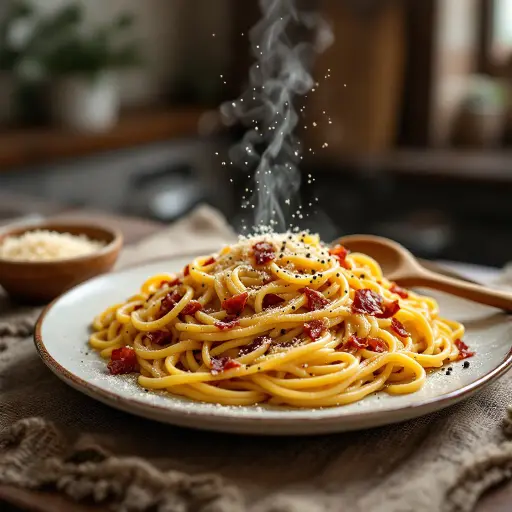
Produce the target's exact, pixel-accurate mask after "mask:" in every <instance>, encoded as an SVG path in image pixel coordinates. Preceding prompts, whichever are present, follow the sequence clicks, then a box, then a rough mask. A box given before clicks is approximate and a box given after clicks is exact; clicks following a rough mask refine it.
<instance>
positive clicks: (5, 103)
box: [0, 71, 16, 126]
mask: <svg viewBox="0 0 512 512" xmlns="http://www.w3.org/2000/svg"><path fill="white" fill-rule="evenodd" d="M15 90H16V85H15V82H14V78H13V76H12V75H11V74H10V73H7V72H2V71H0V126H2V125H6V124H9V122H10V121H12V118H13V117H14V92H15Z"/></svg>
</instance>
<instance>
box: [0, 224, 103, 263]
mask: <svg viewBox="0 0 512 512" xmlns="http://www.w3.org/2000/svg"><path fill="white" fill-rule="evenodd" d="M104 245H105V244H104V243H103V242H99V241H97V240H91V239H90V238H88V237H86V236H85V235H72V234H71V233H58V232H57V231H48V230H35V231H27V232H26V233H23V234H22V235H20V236H8V237H6V238H5V239H4V241H3V243H1V244H0V258H2V259H5V260H16V261H52V260H63V259H68V258H76V257H78V256H85V255H87V254H91V253H93V252H95V251H97V250H99V249H101V248H102V247H104Z"/></svg>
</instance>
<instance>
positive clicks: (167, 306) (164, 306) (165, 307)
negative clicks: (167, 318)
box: [160, 290, 183, 317]
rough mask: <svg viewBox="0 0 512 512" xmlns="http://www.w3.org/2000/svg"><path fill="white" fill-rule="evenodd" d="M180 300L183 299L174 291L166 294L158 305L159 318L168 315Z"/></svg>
mask: <svg viewBox="0 0 512 512" xmlns="http://www.w3.org/2000/svg"><path fill="white" fill-rule="evenodd" d="M182 298H183V297H182V296H181V295H180V294H179V293H178V292H177V291H176V290H175V291H173V292H170V293H168V294H167V295H166V296H165V297H164V298H163V299H162V302H161V303H160V315H161V317H162V316H164V315H166V314H167V313H169V311H171V309H173V308H174V307H175V306H176V304H178V302H179V301H180V300H181V299H182Z"/></svg>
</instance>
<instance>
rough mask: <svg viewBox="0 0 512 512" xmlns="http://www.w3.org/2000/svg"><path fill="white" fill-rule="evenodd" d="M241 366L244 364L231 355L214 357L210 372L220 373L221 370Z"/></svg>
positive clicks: (213, 373)
mask: <svg viewBox="0 0 512 512" xmlns="http://www.w3.org/2000/svg"><path fill="white" fill-rule="evenodd" d="M240 366H242V365H241V364H240V363H239V362H238V361H235V360H234V359H231V357H213V358H212V368H211V370H210V372H211V374H212V375H218V374H219V373H220V372H225V371H227V370H231V369H232V368H240Z"/></svg>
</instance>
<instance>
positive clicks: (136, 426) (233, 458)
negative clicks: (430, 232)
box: [0, 207, 512, 512]
mask: <svg viewBox="0 0 512 512" xmlns="http://www.w3.org/2000/svg"><path fill="white" fill-rule="evenodd" d="M234 236H235V235H234V233H233V232H232V231H231V230H230V228H229V227H228V225H227V223H226V222H225V221H224V219H223V218H222V217H221V216H220V215H219V214H218V213H217V212H216V211H214V210H212V209H210V208H208V207H200V208H199V209H198V210H196V211H195V212H193V213H192V214H191V215H190V216H189V217H188V218H186V219H184V220H182V221H180V222H178V223H176V224H174V225H173V226H170V227H169V228H167V229H164V230H163V231H162V232H161V233H159V234H157V235H155V236H152V237H150V238H149V239H146V240H144V241H143V242H141V243H139V244H137V245H135V246H132V247H128V248H126V250H125V251H124V254H123V256H122V258H121V259H120V261H119V267H122V266H126V265H131V264H134V263H136V262H140V261H144V260H147V259H152V258H155V257H160V256H171V255H176V254H183V253H190V252H196V251H204V252H209V251H213V250H216V249H217V248H218V247H219V245H222V244H223V243H225V242H229V241H231V240H233V239H234ZM38 312H39V311H37V310H33V309H19V308H16V307H15V306H14V305H13V304H10V303H9V302H8V300H7V299H6V298H5V297H3V298H2V300H1V301H0V484H14V485H17V486H20V487H23V488H26V489H50V490H54V491H58V492H60V493H62V494H63V495H65V496H67V497H69V499H70V500H74V501H76V502H86V503H96V504H98V505H103V506H109V507H110V508H111V509H112V510H116V511H136V512H143V511H150V510H151V511H153V510H156V511H161V512H331V511H332V512H339V511H340V510H351V511H355V512H358V511H361V512H362V511H365V512H366V511H371V512H373V511H375V512H409V511H413V510H414V511H416V512H438V511H441V512H467V511H470V510H472V509H473V507H474V505H475V503H476V501H477V500H478V498H479V496H480V495H481V494H482V493H483V492H484V491H485V490H486V489H488V488H489V487H491V486H494V485H496V484H498V483H500V482H502V481H505V480H506V479H509V478H511V477H512V439H511V436H512V412H511V411H509V416H508V417H507V407H506V406H507V404H508V403H509V402H510V390H511V389H512V375H511V374H510V372H509V374H507V375H505V376H503V377H502V378H501V379H500V380H499V381H498V382H496V383H495V384H493V385H492V386H489V387H487V388H485V389H484V390H483V391H481V392H480V393H478V394H477V395H475V396H474V397H472V398H470V399H467V400H465V401H464V402H462V403H460V404H458V405H456V406H453V407H450V408H449V409H448V410H444V411H441V412H438V413H434V414H430V415H428V416H424V417H422V418H418V419H416V420H411V421H408V422H405V423H402V424H397V425H391V426H388V427H381V428H374V429H370V430H365V431H360V432H351V433H346V434H338V435H325V436H318V437H308V438H304V437H303V438H299V437H275V438H271V437H265V438H263V437H254V436H253V437H250V436H235V435H226V434H218V433H209V432H201V431H195V430H192V429H182V428H178V427H172V426H169V425H163V424H160V423H157V422H153V421H149V420H145V419H142V418H138V417H136V416H132V415H129V414H126V413H123V412H120V411H117V410H114V409H110V408H108V407H107V406H105V405H103V404H101V403H99V402H96V401H94V400H92V399H90V398H88V397H86V396H84V395H82V394H81V393H79V392H77V391H75V390H73V389H71V388H70V387H68V386H66V385H65V384H64V383H62V382H61V381H60V380H59V379H57V377H55V376H54V375H53V374H52V373H51V372H50V370H48V369H47V368H46V367H45V366H44V364H43V363H42V362H41V361H40V359H39V357H38V356H37V354H36V351H35V348H34V345H33V343H32V341H31V331H32V328H33V323H34V320H35V318H36V316H37V314H38Z"/></svg>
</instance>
